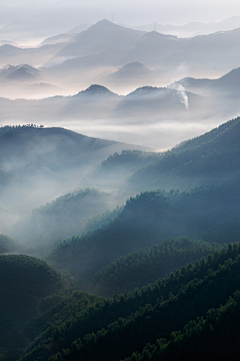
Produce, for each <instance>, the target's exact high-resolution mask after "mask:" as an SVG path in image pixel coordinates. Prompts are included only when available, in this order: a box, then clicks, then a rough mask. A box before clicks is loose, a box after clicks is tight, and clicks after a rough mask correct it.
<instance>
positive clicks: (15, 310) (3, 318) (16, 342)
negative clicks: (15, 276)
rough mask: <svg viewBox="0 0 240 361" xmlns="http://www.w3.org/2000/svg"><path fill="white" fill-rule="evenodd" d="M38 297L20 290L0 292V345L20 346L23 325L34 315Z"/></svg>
mask: <svg viewBox="0 0 240 361" xmlns="http://www.w3.org/2000/svg"><path fill="white" fill-rule="evenodd" d="M37 302H38V299H37V298H36V297H35V296H32V295H29V294H26V293H21V292H14V291H13V292H9V291H4V292H3V291H1V292H0V330H1V332H0V347H4V348H6V347H12V348H22V347H24V346H25V345H26V341H25V339H24V338H23V336H22V335H21V333H20V329H21V328H22V327H23V325H24V324H25V323H26V322H27V321H29V320H30V319H31V318H32V317H34V316H35V315H36V309H37Z"/></svg>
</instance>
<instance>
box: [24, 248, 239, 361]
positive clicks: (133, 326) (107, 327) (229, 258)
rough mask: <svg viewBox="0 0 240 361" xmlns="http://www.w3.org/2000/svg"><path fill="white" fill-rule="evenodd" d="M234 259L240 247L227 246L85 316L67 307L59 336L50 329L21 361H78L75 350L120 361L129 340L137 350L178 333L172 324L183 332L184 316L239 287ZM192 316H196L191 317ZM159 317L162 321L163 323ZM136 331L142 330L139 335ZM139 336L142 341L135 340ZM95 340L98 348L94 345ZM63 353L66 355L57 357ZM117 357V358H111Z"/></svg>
mask: <svg viewBox="0 0 240 361" xmlns="http://www.w3.org/2000/svg"><path fill="white" fill-rule="evenodd" d="M239 255H240V245H239V243H235V244H233V245H231V244H230V245H229V247H228V248H227V249H226V248H223V249H222V250H221V251H215V252H214V254H213V255H209V256H208V257H207V259H204V258H203V259H201V260H199V261H197V262H196V264H195V265H194V266H193V265H192V264H191V263H189V264H188V265H186V266H184V267H182V269H181V270H177V271H176V272H175V273H171V274H170V275H169V276H168V277H165V278H163V279H160V280H158V281H156V282H155V284H149V285H148V286H147V287H143V288H142V289H141V290H138V289H136V290H135V291H134V292H133V293H125V294H123V295H118V296H117V295H116V296H114V299H113V300H108V299H107V300H102V301H101V302H97V303H96V304H95V305H94V306H91V307H90V309H87V310H86V312H83V313H74V310H73V309H72V308H71V307H69V314H68V317H67V318H66V319H65V322H62V323H61V328H59V327H58V332H57V333H56V327H55V324H54V323H52V324H50V325H49V327H48V328H47V329H46V330H45V331H44V332H43V333H42V334H41V335H39V338H38V339H36V340H35V341H34V343H33V344H32V345H31V346H30V348H29V349H28V350H27V351H26V353H25V354H24V355H23V358H22V360H24V361H27V360H28V361H30V360H34V361H36V360H39V361H40V360H43V359H44V360H45V359H46V360H47V359H48V357H50V356H51V354H52V353H56V356H55V357H56V358H55V359H56V360H60V359H61V357H62V358H63V360H64V359H65V356H67V355H69V353H72V354H73V355H74V354H76V357H77V358H76V359H78V358H79V354H78V352H77V351H78V350H80V349H81V352H83V354H81V356H82V359H83V360H90V359H94V357H95V359H97V360H102V359H103V360H107V359H110V357H112V359H114V360H115V359H117V360H119V359H120V355H121V353H118V350H119V348H121V347H122V348H123V350H124V352H125V354H124V356H123V357H127V356H129V355H131V353H132V352H134V351H135V348H134V349H133V350H132V351H130V349H131V347H132V346H131V345H130V346H129V344H131V341H132V342H133V345H134V344H135V345H136V344H138V345H139V349H140V350H142V348H143V347H144V345H145V344H146V343H147V342H151V343H153V342H155V340H156V338H157V332H159V333H162V334H163V335H164V336H162V335H161V336H159V337H166V334H168V335H169V334H170V333H171V332H172V331H175V330H176V329H177V327H178V326H177V327H176V322H178V324H179V327H180V328H182V327H184V325H185V324H186V323H187V322H189V320H190V319H191V318H189V317H193V318H196V317H197V316H199V315H200V314H201V312H202V314H204V312H205V310H206V311H207V310H208V308H211V307H218V306H219V304H220V303H221V302H222V303H223V302H225V299H226V298H227V297H229V295H230V294H231V293H232V292H234V291H235V290H236V289H237V287H238V285H239V274H240V273H239V272H238V271H237V269H238V268H239V267H240V260H239ZM214 277H215V278H214ZM214 279H215V280H214ZM212 280H214V283H213V282H212ZM215 281H216V282H215ZM232 290H233V291H232ZM225 295H226V296H225ZM192 297H193V298H194V301H193V300H192ZM224 297H225V298H224ZM173 301H174V302H173ZM66 306H67V304H66ZM169 308H171V309H170V311H171V312H170V311H169ZM159 312H160V314H159ZM191 312H192V313H191ZM199 312H200V313H199ZM196 313H197V316H192V315H193V314H196ZM179 315H181V317H179ZM169 316H171V317H169ZM159 317H162V318H163V319H162V322H161V321H160V318H159ZM149 319H151V321H149V322H153V323H154V322H155V323H154V327H152V325H149V324H148V320H149ZM180 324H181V326H180ZM138 327H141V329H142V332H141V333H139V331H138ZM103 328H104V329H103ZM140 335H141V337H142V339H141V338H140V339H139V337H140ZM79 338H81V340H82V341H80V340H79ZM151 339H152V340H153V341H151ZM74 340H75V341H74ZM94 340H95V341H94ZM98 340H99V342H100V346H99V345H98V343H97V342H96V341H98ZM71 342H73V343H72V345H71ZM43 345H51V347H50V348H47V347H44V346H43ZM101 345H102V346H101ZM125 345H126V347H125ZM95 346H96V348H95ZM99 347H100V349H101V351H100V349H99ZM129 347H130V349H129ZM62 348H69V350H67V351H63V352H61V355H60V354H57V353H58V352H59V351H61V349H62ZM82 348H83V349H82ZM114 348H115V351H114ZM70 350H71V351H70ZM85 352H86V353H85ZM38 355H39V357H38ZM116 355H117V356H119V357H118V358H116ZM105 357H106V358H105ZM53 359H54V358H53ZM55 359H54V360H55Z"/></svg>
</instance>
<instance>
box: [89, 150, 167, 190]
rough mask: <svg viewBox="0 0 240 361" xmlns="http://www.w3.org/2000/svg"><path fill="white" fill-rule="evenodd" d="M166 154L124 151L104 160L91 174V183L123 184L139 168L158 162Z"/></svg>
mask: <svg viewBox="0 0 240 361" xmlns="http://www.w3.org/2000/svg"><path fill="white" fill-rule="evenodd" d="M163 155H164V153H157V152H143V151H140V150H123V151H122V152H121V153H117V152H116V153H114V154H112V155H110V156H109V157H108V158H107V159H105V160H103V161H102V162H101V163H100V164H99V165H98V167H96V169H95V170H94V172H93V173H92V174H91V177H90V180H91V182H93V181H94V179H95V182H97V184H100V183H102V184H109V185H112V184H116V183H119V182H122V181H123V180H124V178H125V177H127V176H130V175H131V174H132V173H133V172H135V171H136V170H138V169H139V168H142V167H145V166H147V165H149V164H151V163H155V162H157V161H158V160H159V159H160V158H161V157H163Z"/></svg>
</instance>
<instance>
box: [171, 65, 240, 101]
mask: <svg viewBox="0 0 240 361" xmlns="http://www.w3.org/2000/svg"><path fill="white" fill-rule="evenodd" d="M239 84H240V68H237V69H233V70H231V71H230V72H229V73H227V74H225V75H223V76H222V77H221V78H218V79H195V78H183V79H181V80H179V81H176V82H175V83H173V84H171V85H170V86H169V87H170V88H176V89H178V86H179V85H182V86H183V87H184V88H185V90H187V91H191V92H195V93H197V94H201V95H211V96H212V97H217V96H221V95H222V96H224V97H226V96H228V97H229V99H228V100H231V98H232V97H234V96H237V95H238V93H239V91H240V90H239V89H240V88H239ZM221 101H222V100H221Z"/></svg>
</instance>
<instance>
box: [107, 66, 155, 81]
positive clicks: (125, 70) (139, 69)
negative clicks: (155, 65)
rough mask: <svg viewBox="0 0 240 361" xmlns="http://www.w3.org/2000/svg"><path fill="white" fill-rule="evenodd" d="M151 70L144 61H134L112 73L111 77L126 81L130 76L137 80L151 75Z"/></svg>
mask: <svg viewBox="0 0 240 361" xmlns="http://www.w3.org/2000/svg"><path fill="white" fill-rule="evenodd" d="M150 76H151V71H150V70H149V69H148V68H147V67H145V66H144V65H143V64H142V63H139V62H138V61H134V62H132V63H129V64H126V65H124V66H123V67H122V68H120V69H119V70H118V71H116V72H115V73H113V74H111V76H110V78H111V79H112V80H115V81H124V80H125V81H126V80H128V79H129V78H130V79H131V80H136V78H139V77H144V78H145V77H150Z"/></svg>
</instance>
